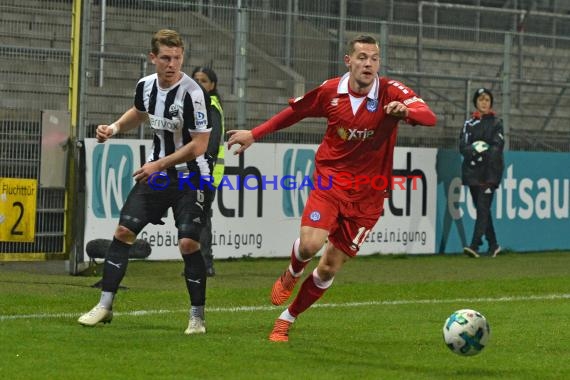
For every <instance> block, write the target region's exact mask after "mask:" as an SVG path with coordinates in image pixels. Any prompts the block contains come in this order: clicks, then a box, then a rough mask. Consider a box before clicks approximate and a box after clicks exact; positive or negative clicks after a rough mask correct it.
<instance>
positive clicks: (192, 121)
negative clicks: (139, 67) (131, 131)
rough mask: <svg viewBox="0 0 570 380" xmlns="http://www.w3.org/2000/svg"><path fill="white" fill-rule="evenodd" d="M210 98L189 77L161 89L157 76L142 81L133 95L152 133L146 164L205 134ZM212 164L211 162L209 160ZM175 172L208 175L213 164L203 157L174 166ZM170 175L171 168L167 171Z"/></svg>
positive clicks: (184, 76) (208, 127) (207, 128)
mask: <svg viewBox="0 0 570 380" xmlns="http://www.w3.org/2000/svg"><path fill="white" fill-rule="evenodd" d="M209 104H210V96H209V95H208V93H207V92H206V91H204V90H203V89H202V87H200V85H198V83H196V82H195V81H194V80H193V79H192V78H190V77H189V76H188V75H186V74H184V73H183V75H182V79H180V80H179V81H178V82H177V83H176V84H174V85H173V86H171V87H170V88H164V89H163V88H160V87H159V85H158V76H157V74H151V75H148V76H146V77H144V78H141V79H140V80H139V82H138V83H137V88H136V92H135V107H136V108H137V109H138V110H139V111H142V112H146V113H147V114H148V118H149V120H148V125H149V126H150V127H151V128H152V129H153V131H154V137H153V148H152V152H151V154H150V155H149V156H148V158H147V161H156V160H158V159H159V158H162V157H164V156H167V155H169V154H171V153H173V152H174V151H176V150H178V149H180V148H181V147H182V146H184V145H186V144H188V143H189V142H190V141H192V136H191V133H208V132H210V129H211V123H210V120H211V119H210V107H209ZM210 161H211V160H210ZM175 169H176V170H177V171H181V172H188V171H189V172H194V173H199V174H201V175H210V174H211V172H212V164H211V162H209V160H208V159H207V157H205V156H204V155H202V156H199V157H197V158H196V159H195V160H193V161H190V162H187V163H181V164H178V165H176V168H175ZM168 172H169V173H171V174H173V168H170V169H169V170H168Z"/></svg>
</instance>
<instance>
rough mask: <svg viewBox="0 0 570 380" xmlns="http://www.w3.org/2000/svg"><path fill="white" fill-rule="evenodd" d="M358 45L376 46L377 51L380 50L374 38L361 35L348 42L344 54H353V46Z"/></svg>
mask: <svg viewBox="0 0 570 380" xmlns="http://www.w3.org/2000/svg"><path fill="white" fill-rule="evenodd" d="M358 43H360V44H371V45H376V46H377V47H378V49H380V45H379V44H378V41H377V40H376V38H374V37H372V36H370V35H368V34H361V35H359V36H356V37H354V38H353V39H352V40H350V41H348V44H347V45H346V54H347V55H351V54H352V53H354V50H355V49H354V45H356V44H358Z"/></svg>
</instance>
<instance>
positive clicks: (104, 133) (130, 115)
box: [95, 107, 147, 143]
mask: <svg viewBox="0 0 570 380" xmlns="http://www.w3.org/2000/svg"><path fill="white" fill-rule="evenodd" d="M146 120H147V113H146V112H142V111H139V110H137V109H136V108H135V107H132V108H130V109H128V110H127V112H125V113H124V114H123V115H122V116H121V117H120V118H119V120H117V121H115V122H114V123H111V124H110V125H106V124H101V125H98V126H97V130H96V131H95V132H96V137H97V142H99V143H104V142H105V141H107V140H108V139H110V138H111V137H112V136H114V135H116V134H117V133H119V132H126V131H129V130H131V129H133V128H136V127H138V126H139V125H140V124H142V123H143V122H145V121H146Z"/></svg>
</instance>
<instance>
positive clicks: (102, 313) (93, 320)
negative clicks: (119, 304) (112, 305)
mask: <svg viewBox="0 0 570 380" xmlns="http://www.w3.org/2000/svg"><path fill="white" fill-rule="evenodd" d="M111 320H113V311H112V310H109V309H106V308H104V307H103V306H101V305H97V306H95V307H94V308H93V309H91V310H90V311H89V312H87V313H85V314H83V315H82V316H81V317H79V319H78V320H77V322H79V323H80V324H82V325H83V326H90V327H92V326H95V325H96V324H97V323H111Z"/></svg>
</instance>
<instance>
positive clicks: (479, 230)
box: [459, 88, 505, 258]
mask: <svg viewBox="0 0 570 380" xmlns="http://www.w3.org/2000/svg"><path fill="white" fill-rule="evenodd" d="M473 105H474V106H475V109H476V110H475V112H473V115H472V117H471V119H469V120H466V121H465V124H464V125H463V129H461V134H460V137H459V151H460V152H461V155H462V156H463V163H462V166H461V170H462V180H463V184H464V185H467V186H469V192H470V193H471V198H472V199H473V203H474V204H475V208H476V210H477V219H476V221H475V227H474V229H473V238H472V239H471V245H469V246H468V247H465V248H463V252H464V253H465V254H466V255H467V256H469V257H473V258H478V257H479V247H480V246H481V244H483V240H482V239H483V235H484V236H485V238H486V240H487V243H488V252H487V253H488V255H489V256H492V257H496V256H497V255H498V254H499V252H501V247H500V246H499V243H497V236H496V234H495V228H494V226H493V215H492V212H491V205H492V203H493V197H494V195H495V190H496V189H497V187H498V186H499V184H500V182H501V178H502V177H503V166H504V164H503V147H504V145H505V141H504V137H503V122H502V120H501V119H499V118H498V117H497V115H496V114H495V111H493V94H492V93H491V91H489V90H488V89H486V88H480V89H478V90H477V91H475V94H474V95H473Z"/></svg>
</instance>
